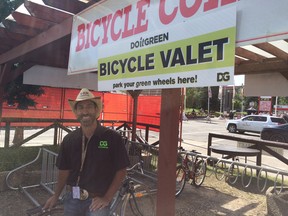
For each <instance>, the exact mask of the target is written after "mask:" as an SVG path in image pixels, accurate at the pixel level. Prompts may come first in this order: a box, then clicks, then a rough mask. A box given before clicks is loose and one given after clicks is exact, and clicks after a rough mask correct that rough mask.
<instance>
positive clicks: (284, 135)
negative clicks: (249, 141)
mask: <svg viewBox="0 0 288 216" xmlns="http://www.w3.org/2000/svg"><path fill="white" fill-rule="evenodd" d="M260 137H261V139H263V140H270V141H276V142H285V143H288V124H283V125H277V126H271V127H265V128H263V130H262V131H261V135H260Z"/></svg>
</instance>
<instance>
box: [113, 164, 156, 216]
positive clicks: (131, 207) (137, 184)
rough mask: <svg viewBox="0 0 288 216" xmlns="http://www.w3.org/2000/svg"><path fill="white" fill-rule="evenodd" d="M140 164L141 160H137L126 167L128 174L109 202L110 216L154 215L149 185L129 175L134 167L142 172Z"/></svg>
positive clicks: (133, 170)
mask: <svg viewBox="0 0 288 216" xmlns="http://www.w3.org/2000/svg"><path fill="white" fill-rule="evenodd" d="M142 164H143V162H138V163H136V164H134V165H133V166H132V167H131V168H129V169H127V171H128V175H127V177H126V178H125V180H124V182H123V184H122V187H121V188H120V189H119V191H118V192H117V193H116V195H115V196H114V199H113V201H112V203H111V207H110V215H111V216H130V215H131V216H132V215H133V216H153V215H155V204H154V200H153V197H152V193H151V191H150V189H149V187H147V186H146V185H145V184H144V183H143V182H141V181H139V180H137V179H135V178H132V177H131V175H132V174H133V172H135V168H137V169H138V170H140V173H142V174H143V168H142V167H143V166H142Z"/></svg>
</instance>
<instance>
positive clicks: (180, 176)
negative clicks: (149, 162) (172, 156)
mask: <svg viewBox="0 0 288 216" xmlns="http://www.w3.org/2000/svg"><path fill="white" fill-rule="evenodd" d="M185 183H186V172H185V170H184V168H183V167H182V166H181V165H180V166H177V168H176V194H175V196H176V197H178V196H179V195H180V193H181V192H182V191H183V189H184V187H185Z"/></svg>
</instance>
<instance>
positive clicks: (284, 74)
mask: <svg viewBox="0 0 288 216" xmlns="http://www.w3.org/2000/svg"><path fill="white" fill-rule="evenodd" d="M280 73H281V74H282V76H283V77H285V78H286V80H288V70H287V71H282V72H280Z"/></svg>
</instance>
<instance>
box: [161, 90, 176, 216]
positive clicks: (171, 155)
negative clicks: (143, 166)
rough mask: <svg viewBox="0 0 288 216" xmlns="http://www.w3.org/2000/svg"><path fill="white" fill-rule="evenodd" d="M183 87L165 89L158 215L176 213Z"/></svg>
mask: <svg viewBox="0 0 288 216" xmlns="http://www.w3.org/2000/svg"><path fill="white" fill-rule="evenodd" d="M180 105H181V89H163V90H162V97H161V116H160V144H159V157H158V184H157V209H156V215H157V216H162V215H165V216H174V215H175V190H176V184H175V179H176V161H177V160H176V158H177V147H178V137H179V119H180Z"/></svg>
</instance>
